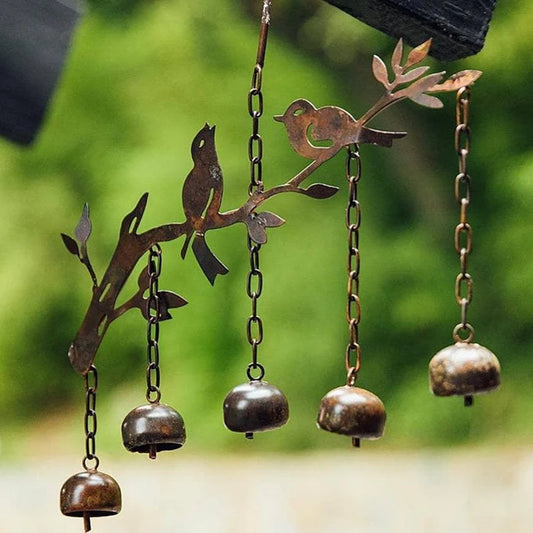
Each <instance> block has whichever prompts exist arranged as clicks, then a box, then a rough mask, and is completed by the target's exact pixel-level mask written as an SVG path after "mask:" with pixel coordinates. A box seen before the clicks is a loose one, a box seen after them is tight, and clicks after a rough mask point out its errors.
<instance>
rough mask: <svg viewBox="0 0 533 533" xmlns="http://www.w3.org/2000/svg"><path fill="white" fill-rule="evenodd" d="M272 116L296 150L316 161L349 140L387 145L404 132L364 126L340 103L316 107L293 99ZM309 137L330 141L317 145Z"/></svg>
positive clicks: (330, 154) (349, 142) (326, 158)
mask: <svg viewBox="0 0 533 533" xmlns="http://www.w3.org/2000/svg"><path fill="white" fill-rule="evenodd" d="M274 120H277V121H279V122H283V124H285V127H286V128H287V133H288V135H289V142H290V143H291V146H292V147H293V148H294V150H295V151H296V152H297V153H298V154H300V155H302V156H303V157H306V158H307V159H314V160H315V161H317V162H324V161H327V160H328V159H330V158H331V157H333V156H334V155H335V154H336V153H337V152H338V151H339V150H340V149H341V148H342V147H343V146H348V145H349V144H353V143H367V144H378V145H380V146H387V147H390V146H392V141H393V140H394V139H400V138H402V137H405V135H407V133H405V132H391V131H381V130H374V129H371V128H367V127H366V126H364V125H363V124H362V123H361V122H360V121H358V120H356V119H355V118H354V117H352V115H350V113H348V112H347V111H344V109H341V108H340V107H334V106H326V107H321V108H319V109H317V108H316V107H315V106H314V105H313V104H312V103H311V102H309V101H308V100H304V99H299V100H295V101H294V102H293V103H292V104H291V105H290V106H289V107H288V108H287V110H286V111H285V113H284V114H283V115H276V116H275V117H274ZM311 141H314V142H328V143H329V144H328V145H326V146H316V145H314V144H312V142H311Z"/></svg>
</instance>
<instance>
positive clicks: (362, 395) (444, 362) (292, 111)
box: [60, 0, 499, 531]
mask: <svg viewBox="0 0 533 533" xmlns="http://www.w3.org/2000/svg"><path fill="white" fill-rule="evenodd" d="M270 8H271V2H270V0H263V10H262V16H261V28H260V34H259V46H258V52H257V59H256V63H255V66H254V68H253V74H252V84H251V89H250V91H249V93H248V111H249V114H250V117H251V122H252V128H251V129H252V132H251V135H250V137H249V140H248V159H249V166H250V182H249V184H248V198H247V200H246V201H245V202H244V203H243V204H242V205H241V206H240V207H238V208H236V209H233V210H230V211H226V212H221V210H220V209H221V204H222V195H223V176H222V170H221V167H220V165H219V162H218V156H217V152H216V147H215V127H214V126H212V127H211V126H209V125H208V124H206V125H205V126H204V127H203V128H202V129H201V130H200V131H199V132H198V134H197V135H196V137H195V138H194V140H193V142H192V146H191V154H192V159H193V163H194V165H193V168H192V170H191V172H190V173H189V175H188V176H187V178H186V179H185V182H184V185H183V190H182V199H183V208H184V212H185V217H186V220H185V221H184V222H182V223H170V224H164V225H161V226H158V227H155V228H151V229H148V230H146V231H144V232H142V233H139V226H140V223H141V220H142V217H143V214H144V211H145V208H146V205H147V200H148V193H145V194H144V195H143V196H142V197H141V199H140V200H139V202H138V203H137V205H136V206H135V208H134V209H133V210H132V211H131V212H130V213H129V214H127V215H126V216H125V218H124V219H123V221H122V225H121V228H120V236H119V240H118V244H117V246H116V249H115V252H114V254H113V256H112V258H111V261H110V263H109V266H108V267H107V270H106V271H105V273H104V275H103V276H102V278H101V280H100V281H98V278H97V276H96V274H95V272H94V270H93V268H92V266H91V262H90V260H89V256H88V251H87V240H88V238H89V236H90V234H91V231H92V224H91V220H90V217H89V208H88V206H87V205H85V207H84V209H83V212H82V216H81V218H80V221H79V223H78V225H77V227H76V229H75V231H74V233H75V237H76V239H74V238H72V237H69V236H68V235H65V234H63V235H62V238H63V241H64V243H65V245H66V247H67V249H68V251H69V252H71V253H72V254H74V255H76V256H77V257H78V258H79V259H80V261H81V262H82V263H83V264H84V265H85V267H86V268H87V269H88V271H89V273H90V276H91V279H92V282H93V291H92V298H91V302H90V305H89V308H88V310H87V312H86V314H85V317H84V319H83V322H82V324H81V327H80V329H79V331H78V333H77V335H76V337H75V339H74V341H73V343H72V345H71V346H70V349H69V354H68V355H69V359H70V361H71V363H72V366H73V367H74V369H75V370H76V371H77V372H78V373H79V374H81V375H82V376H83V378H84V382H85V394H86V409H85V415H84V430H85V456H84V458H83V461H82V465H83V468H84V471H83V472H81V473H78V474H76V475H74V476H72V477H71V478H69V479H68V480H67V481H66V482H65V484H64V485H63V487H62V489H61V496H60V506H61V511H62V512H63V514H65V515H68V516H78V517H83V520H84V529H85V531H89V530H90V528H91V523H90V519H91V517H97V516H106V515H113V514H116V513H118V512H119V511H120V508H121V494H120V489H119V486H118V484H117V483H116V481H115V480H114V479H113V478H111V477H110V476H108V475H107V474H104V473H101V472H100V471H99V470H98V467H99V463H100V462H99V459H98V457H97V455H96V440H95V439H96V431H97V423H96V392H97V386H98V374H97V371H96V367H95V366H94V358H95V356H96V353H97V350H98V348H99V346H100V344H101V342H102V340H103V337H104V335H105V333H106V331H107V329H108V327H109V326H110V324H111V323H112V322H113V321H114V320H116V319H117V318H119V317H120V316H122V315H123V314H124V313H125V312H126V311H128V310H129V309H133V308H137V309H139V310H140V312H141V313H142V315H143V316H144V318H145V320H146V324H147V366H146V401H147V403H145V404H143V405H141V406H139V407H137V408H135V409H134V410H133V411H131V412H130V413H129V414H128V415H127V416H126V418H125V419H124V421H123V424H122V437H123V443H124V446H125V447H126V448H127V449H128V450H129V451H132V452H140V453H146V454H148V456H149V457H150V458H151V459H155V458H156V456H157V453H158V452H161V451H165V450H172V449H177V448H180V447H181V446H183V444H184V443H185V436H186V435H185V424H184V421H183V419H182V417H181V416H180V414H179V413H178V412H177V411H176V410H174V409H173V408H172V407H170V406H168V405H165V404H163V403H161V397H162V393H161V371H160V353H159V333H160V323H161V322H163V321H166V320H168V319H170V318H172V317H171V315H170V312H169V310H170V309H173V308H179V307H182V306H184V305H186V304H187V302H186V301H185V300H184V299H183V298H182V297H181V296H178V295H177V294H176V293H174V292H170V291H164V290H160V289H159V281H158V280H159V276H160V274H161V268H162V249H161V246H160V243H163V242H168V241H173V240H175V239H178V238H179V237H181V236H185V243H184V245H183V247H182V251H181V255H182V257H183V258H185V256H186V252H187V249H188V247H189V244H190V246H191V248H192V253H193V255H194V257H195V259H196V261H197V262H198V264H199V266H200V268H201V269H202V271H203V273H204V274H205V276H206V277H207V279H208V280H209V282H210V283H211V284H214V282H215V279H216V277H217V276H218V275H224V274H227V272H228V269H227V268H226V267H225V266H224V265H223V263H222V262H221V261H220V260H219V259H218V258H217V257H216V256H215V254H214V253H213V252H212V251H211V249H210V248H209V246H208V244H207V241H206V234H207V232H208V231H211V230H214V229H219V228H223V227H227V226H230V225H233V224H236V223H242V224H244V225H245V226H246V228H247V247H248V251H249V257H250V269H249V272H248V275H247V285H246V293H247V296H248V298H249V299H250V301H251V315H250V317H249V318H248V320H247V323H246V336H247V340H248V342H249V344H250V347H251V362H250V363H249V364H248V365H247V367H246V375H247V378H248V380H247V381H246V382H245V383H243V384H241V385H238V386H236V387H235V388H233V389H232V390H231V391H230V392H229V394H228V395H227V396H226V398H225V400H224V402H223V413H224V423H225V425H226V426H227V428H228V429H230V430H231V431H236V432H241V433H244V435H245V437H247V438H250V439H251V438H253V436H254V434H255V433H258V432H261V431H266V430H271V429H275V428H278V427H280V426H282V425H284V424H285V423H286V422H287V420H288V418H289V407H288V402H287V399H286V398H285V396H284V394H283V393H282V392H281V391H280V390H279V389H278V388H277V387H275V386H273V385H271V384H269V383H268V382H267V381H265V380H264V377H265V366H264V365H263V363H261V362H259V358H258V348H259V345H260V344H261V343H262V341H263V321H262V319H261V317H260V315H259V313H258V301H259V299H260V297H261V294H262V292H263V274H262V272H261V270H260V263H259V258H260V250H261V247H262V246H263V245H264V244H265V243H266V241H267V233H266V229H267V228H271V227H277V226H281V225H282V224H283V223H284V222H285V221H284V220H283V219H282V218H281V217H279V216H278V215H276V214H274V213H271V212H268V211H262V212H261V211H259V208H260V206H261V205H262V204H263V202H265V201H266V200H268V199H270V198H272V197H274V196H276V195H278V194H281V193H286V192H292V193H297V194H302V195H304V196H308V197H311V198H315V199H326V198H329V197H331V196H333V195H334V194H335V193H336V192H337V191H338V187H335V186H332V185H326V184H323V183H313V184H311V185H308V186H307V187H303V186H302V184H303V182H304V181H305V180H306V179H308V178H309V177H310V176H311V174H312V173H313V172H314V171H315V170H316V169H317V168H318V167H320V166H321V165H322V164H323V163H325V162H326V161H328V160H329V159H331V158H332V157H334V156H335V155H336V154H337V153H339V152H340V151H341V150H344V151H345V153H346V172H345V178H346V181H347V182H348V200H347V207H346V213H345V221H346V230H347V294H346V320H347V324H348V341H347V346H346V351H345V354H344V361H345V367H346V384H345V385H342V386H340V387H337V388H335V389H333V390H332V391H330V392H329V393H327V394H326V395H325V396H324V397H323V398H322V401H321V403H320V407H319V413H318V419H317V424H318V426H319V427H320V428H322V429H325V430H327V431H330V432H333V433H338V434H341V435H346V436H349V437H351V439H352V443H353V445H354V446H356V447H358V446H359V444H360V439H377V438H379V437H381V436H382V434H383V431H384V427H385V419H386V414H385V407H384V405H383V403H382V402H381V400H380V399H379V398H378V397H377V396H376V395H375V394H373V393H372V392H370V391H368V390H365V389H363V388H360V387H358V386H357V380H358V378H359V373H360V370H361V345H360V340H359V326H360V322H361V302H360V298H359V280H360V271H361V254H360V249H359V231H360V226H361V206H360V203H359V200H358V186H359V182H360V180H361V168H362V167H361V156H360V152H359V145H360V144H365V143H366V144H373V145H377V146H381V147H391V146H392V144H393V142H394V141H395V140H397V139H400V138H402V137H404V136H405V135H406V133H404V132H393V131H381V130H376V129H372V128H370V127H368V123H369V122H370V120H371V119H373V118H374V117H375V116H376V115H377V114H378V113H380V112H381V111H383V110H384V109H386V108H388V107H389V106H391V105H393V104H396V103H397V102H400V101H402V100H405V99H409V100H411V101H413V102H416V103H418V104H420V105H422V106H426V107H429V108H439V107H442V105H443V104H442V102H441V101H440V100H439V99H438V98H437V97H435V96H433V94H434V93H438V92H449V91H458V93H457V128H456V130H455V144H456V150H457V153H458V156H459V173H458V175H457V177H456V178H455V194H456V198H457V201H458V202H459V204H460V208H461V214H460V223H459V225H458V226H457V228H456V230H455V247H456V250H457V253H458V255H459V257H460V262H461V272H460V274H459V275H458V277H457V281H456V290H455V293H456V294H455V296H456V299H457V302H458V303H459V305H460V307H461V322H460V323H459V324H458V325H457V326H456V327H455V330H454V333H453V336H454V340H455V341H456V343H455V345H453V346H451V347H449V348H446V349H444V350H442V351H441V352H439V353H438V354H437V355H436V356H435V357H434V358H433V359H432V361H431V364H430V380H431V387H432V389H433V392H434V393H435V394H436V395H439V396H448V395H462V396H464V397H465V405H470V404H471V403H472V400H471V398H472V395H473V394H476V393H480V392H486V391H488V390H491V389H493V388H495V387H497V386H498V384H499V365H498V361H497V359H496V357H495V356H494V355H493V354H492V353H491V352H490V351H489V350H487V349H486V348H483V347H481V346H479V345H478V344H475V343H473V342H472V340H473V334H474V333H473V328H472V326H471V325H470V324H469V323H468V321H467V309H468V306H469V304H470V302H471V300H472V278H471V276H470V274H469V273H468V270H467V261H468V258H469V254H470V252H471V250H472V229H471V227H470V225H469V224H468V221H467V208H468V206H469V204H470V201H471V178H470V175H469V173H468V169H467V157H468V154H469V152H470V136H471V135H470V127H469V105H470V94H471V92H470V86H471V85H472V84H473V83H474V81H476V80H477V79H478V78H479V77H480V75H481V72H479V71H474V70H467V71H462V72H459V73H457V74H454V75H452V76H451V77H449V78H448V79H447V80H445V81H443V79H444V74H445V73H444V72H439V73H435V74H427V71H428V69H429V67H427V66H420V63H421V62H422V61H423V60H424V59H425V58H426V56H427V54H428V52H429V49H430V45H431V41H430V40H428V41H426V42H424V43H422V44H421V45H419V46H418V47H416V48H414V49H413V50H411V51H410V52H409V54H408V55H407V58H406V59H405V61H404V50H403V43H402V40H400V41H399V42H398V44H397V45H396V48H395V49H394V52H393V54H392V59H391V62H390V69H389V68H388V67H387V66H386V64H385V63H384V62H383V61H382V60H381V59H380V58H379V57H377V56H374V58H373V63H372V70H373V74H374V77H375V78H376V79H377V81H378V82H379V83H381V84H382V85H383V86H384V88H385V91H384V93H383V95H382V96H381V98H379V99H378V101H377V102H376V103H375V105H374V106H372V107H371V108H370V109H369V110H368V111H367V112H366V113H365V114H364V115H363V116H362V117H361V118H359V119H355V118H354V117H353V116H352V115H351V114H350V113H348V112H347V111H344V110H343V109H341V108H339V107H333V106H326V107H320V108H317V107H315V106H314V105H313V104H312V103H311V102H309V101H307V100H304V99H298V100H296V101H294V102H293V103H291V104H290V105H289V106H288V108H287V109H286V111H285V113H283V114H282V115H278V116H276V117H274V118H275V120H277V121H279V122H281V123H282V124H283V125H284V126H285V128H286V130H287V134H288V139H289V143H290V144H291V146H292V148H293V149H294V150H295V151H296V152H297V153H298V154H299V155H301V156H302V157H304V158H306V159H308V160H310V161H311V162H310V163H309V164H308V165H307V166H306V167H305V168H304V169H303V170H301V171H300V172H299V173H298V174H297V175H295V176H294V177H292V178H291V179H289V180H288V181H287V182H286V183H284V184H280V185H275V186H273V187H271V188H266V187H265V182H264V180H263V140H262V137H261V134H260V119H261V117H262V115H263V92H262V80H263V70H264V64H265V54H266V45H267V36H268V30H269V26H270ZM325 141H327V143H326V144H327V145H324V142H325ZM191 241H192V244H191ZM145 255H146V256H147V265H146V267H145V268H144V269H143V271H142V272H141V274H140V275H139V277H138V284H137V285H138V290H137V291H136V293H135V294H134V295H133V296H132V297H131V298H130V299H128V300H127V301H126V302H125V303H123V304H121V305H118V306H117V303H116V302H117V298H118V296H119V294H120V292H121V290H122V288H123V287H124V284H125V283H126V280H127V279H128V277H129V276H130V274H131V273H132V271H133V269H134V267H135V266H136V264H137V262H138V261H139V260H140V259H141V258H142V257H143V256H145ZM145 294H147V296H145Z"/></svg>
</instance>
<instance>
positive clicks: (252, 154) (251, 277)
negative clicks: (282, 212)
mask: <svg viewBox="0 0 533 533" xmlns="http://www.w3.org/2000/svg"><path fill="white" fill-rule="evenodd" d="M270 8H271V1H270V0H263V13H262V16H261V29H260V33H259V44H258V47H257V59H256V64H255V66H254V69H253V73H252V87H251V89H250V91H249V92H248V113H249V114H250V117H251V118H252V134H251V135H250V138H249V139H248V160H249V161H250V185H249V186H248V194H249V195H250V196H252V195H253V194H255V193H256V192H261V191H263V139H262V138H261V135H260V134H259V119H260V118H261V116H262V115H263V92H262V84H263V67H264V62H265V53H266V44H267V37H268V29H269V26H270ZM247 244H248V252H249V255H250V271H249V272H248V278H247V283H246V294H247V295H248V297H249V298H250V299H251V301H252V313H251V315H250V317H249V318H248V321H247V322H246V337H247V339H248V342H249V344H250V346H251V347H252V362H251V363H250V364H249V365H248V368H247V369H246V374H247V376H248V379H250V380H251V381H260V380H262V379H263V377H264V376H265V368H264V366H263V365H262V364H261V363H258V361H257V348H258V346H259V345H260V344H261V342H263V321H262V319H261V317H260V316H259V315H258V314H257V301H258V299H259V298H260V296H261V293H262V292H263V273H262V272H261V270H260V269H259V251H260V250H261V245H260V244H257V243H255V242H254V241H253V240H252V239H251V238H250V237H249V236H248V237H247ZM254 370H257V371H258V374H257V375H256V376H254V374H253V371H254Z"/></svg>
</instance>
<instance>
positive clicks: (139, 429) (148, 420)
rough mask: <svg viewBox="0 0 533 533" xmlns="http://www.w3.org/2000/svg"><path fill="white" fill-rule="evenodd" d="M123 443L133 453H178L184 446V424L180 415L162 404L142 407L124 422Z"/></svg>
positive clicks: (153, 454)
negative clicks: (171, 451) (177, 450)
mask: <svg viewBox="0 0 533 533" xmlns="http://www.w3.org/2000/svg"><path fill="white" fill-rule="evenodd" d="M122 442H123V443H124V446H125V447H126V449H128V450H129V451H130V452H139V453H148V454H149V457H150V459H155V458H156V455H157V452H160V451H164V450H175V449H177V448H181V447H182V446H183V445H184V444H185V423H184V422H183V418H182V417H181V415H180V414H179V413H178V412H177V411H176V410H175V409H173V408H172V407H170V406H168V405H165V404H163V403H158V402H156V403H149V404H146V405H140V406H139V407H136V408H135V409H133V411H130V412H129V413H128V415H127V416H126V418H125V419H124V422H122Z"/></svg>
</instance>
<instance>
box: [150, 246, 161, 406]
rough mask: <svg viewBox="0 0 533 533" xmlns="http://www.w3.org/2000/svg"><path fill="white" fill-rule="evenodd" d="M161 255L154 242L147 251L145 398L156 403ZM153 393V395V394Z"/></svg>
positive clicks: (158, 372)
mask: <svg viewBox="0 0 533 533" xmlns="http://www.w3.org/2000/svg"><path fill="white" fill-rule="evenodd" d="M162 261H163V257H162V254H161V246H159V244H154V245H153V246H152V247H151V248H150V251H149V253H148V276H149V278H150V285H149V296H148V301H147V303H146V306H147V310H146V315H147V317H148V319H147V330H146V340H147V349H146V353H147V356H148V365H147V367H146V399H147V400H148V402H150V403H158V402H159V400H160V399H161V390H160V389H159V387H160V384H161V372H160V369H159V322H160V320H161V306H160V303H161V300H160V297H159V276H160V275H161V265H162ZM154 394H155V396H153V395H154Z"/></svg>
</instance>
